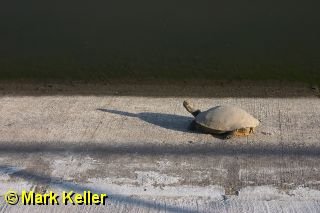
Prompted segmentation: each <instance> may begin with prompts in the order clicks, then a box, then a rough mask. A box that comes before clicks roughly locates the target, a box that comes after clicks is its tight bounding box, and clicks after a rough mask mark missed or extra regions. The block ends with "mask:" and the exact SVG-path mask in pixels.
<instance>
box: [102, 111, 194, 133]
mask: <svg viewBox="0 0 320 213" xmlns="http://www.w3.org/2000/svg"><path fill="white" fill-rule="evenodd" d="M97 110H99V111H102V112H108V113H112V114H117V115H122V116H128V117H135V118H139V119H141V120H143V121H145V122H148V123H151V124H154V125H157V126H160V127H162V128H165V129H170V130H175V131H180V132H193V131H190V130H189V127H190V124H191V122H192V121H193V119H194V118H193V117H191V116H190V117H188V116H183V115H173V114H166V113H153V112H141V113H131V112H124V111H119V110H113V109H97Z"/></svg>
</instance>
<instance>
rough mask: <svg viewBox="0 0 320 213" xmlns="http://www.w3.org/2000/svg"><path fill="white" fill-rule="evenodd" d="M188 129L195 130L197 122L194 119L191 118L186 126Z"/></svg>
mask: <svg viewBox="0 0 320 213" xmlns="http://www.w3.org/2000/svg"><path fill="white" fill-rule="evenodd" d="M188 129H189V130H190V131H196V130H197V123H196V121H195V120H193V121H192V122H191V123H190V125H189V128H188Z"/></svg>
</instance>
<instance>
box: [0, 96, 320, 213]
mask: <svg viewBox="0 0 320 213" xmlns="http://www.w3.org/2000/svg"><path fill="white" fill-rule="evenodd" d="M184 99H185V98H181V97H180V98H170V97H166V98H154V97H135V96H121V97H120V96H99V97H98V96H62V95H61V96H58V95H56V96H2V97H0V194H1V195H4V194H5V193H6V192H7V191H8V190H16V191H18V192H21V191H22V190H35V191H39V192H45V191H50V190H52V191H54V192H61V191H63V190H69V191H70V190H73V191H79V192H83V191H84V190H91V191H94V192H99V193H107V194H108V195H109V198H108V199H107V204H106V205H105V206H73V205H68V206H61V205H60V206H48V207H44V206H27V207H26V206H22V205H17V206H9V205H0V208H1V211H4V212H19V211H20V212H22V211H23V212H35V211H38V212H42V211H44V210H46V211H47V210H50V211H60V210H65V211H68V212H78V211H86V212H96V211H101V212H105V211H106V210H109V211H110V212H150V211H151V212H154V211H155V212H281V211H283V212H294V211H295V212H319V211H320V191H319V189H320V176H319V170H320V164H319V162H320V161H319V160H320V157H319V156H320V144H319V141H320V99H319V98H318V97H307V98H303V97H299V98H284V97H283V98H275V97H273V98H234V97H233V98H187V99H188V100H190V101H191V102H193V103H194V105H196V106H199V108H201V109H207V108H209V107H211V106H214V105H221V104H234V105H238V106H240V107H242V108H244V109H245V110H247V111H248V112H250V113H251V114H253V115H254V116H255V117H257V118H258V119H260V120H261V121H262V124H261V126H260V127H259V128H258V129H257V132H256V134H255V135H252V136H249V137H245V138H236V139H231V140H221V139H220V138H216V137H213V136H211V135H206V134H200V133H195V132H190V131H189V130H188V125H189V124H190V122H191V120H192V117H191V115H190V114H188V112H186V111H185V109H184V108H183V107H182V101H183V100H184ZM3 202H4V201H3V199H2V200H1V201H0V203H1V204H2V203H3Z"/></svg>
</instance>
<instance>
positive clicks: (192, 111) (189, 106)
mask: <svg viewBox="0 0 320 213" xmlns="http://www.w3.org/2000/svg"><path fill="white" fill-rule="evenodd" d="M183 106H184V108H186V110H187V111H188V112H190V113H191V114H192V115H193V116H194V117H196V116H197V115H198V114H199V113H200V110H198V109H194V108H193V107H192V106H191V105H190V104H189V102H188V101H183Z"/></svg>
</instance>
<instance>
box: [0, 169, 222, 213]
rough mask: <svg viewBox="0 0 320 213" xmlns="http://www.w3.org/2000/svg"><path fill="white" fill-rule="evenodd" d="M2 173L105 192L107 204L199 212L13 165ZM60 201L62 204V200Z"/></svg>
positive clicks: (62, 187) (52, 183)
mask: <svg viewBox="0 0 320 213" xmlns="http://www.w3.org/2000/svg"><path fill="white" fill-rule="evenodd" d="M14 170H16V172H12V171H14ZM0 173H2V174H7V175H9V176H10V177H13V178H20V179H24V180H26V181H28V182H32V183H33V184H37V185H39V184H40V185H49V184H50V185H54V186H56V187H58V188H61V189H64V190H65V191H66V192H69V191H74V192H78V193H83V192H84V191H91V192H92V193H98V194H102V193H105V194H107V195H108V198H107V200H106V204H108V202H115V203H117V205H119V203H120V204H121V203H123V204H124V205H128V204H129V205H134V206H138V207H144V208H148V209H149V210H157V211H165V212H189V213H196V212H198V211H197V210H193V209H188V208H183V207H177V206H174V205H168V204H166V203H157V202H155V201H154V200H153V199H152V200H150V201H149V200H144V199H141V198H135V197H130V196H125V195H121V194H109V193H108V191H104V190H103V191H102V190H101V189H99V188H95V187H86V186H81V185H80V184H77V183H73V182H70V181H66V180H63V179H62V178H56V177H50V176H46V175H43V174H35V173H33V172H30V171H26V170H19V169H18V168H15V167H11V166H0ZM59 197H61V196H59ZM218 202H219V201H218ZM59 203H60V204H61V200H60V202H59ZM70 205H71V204H70Z"/></svg>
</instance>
